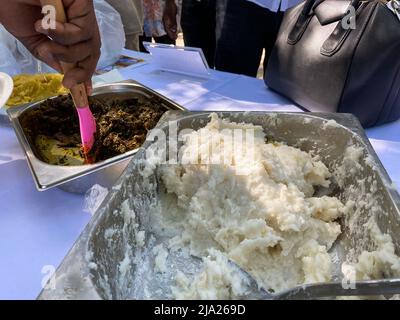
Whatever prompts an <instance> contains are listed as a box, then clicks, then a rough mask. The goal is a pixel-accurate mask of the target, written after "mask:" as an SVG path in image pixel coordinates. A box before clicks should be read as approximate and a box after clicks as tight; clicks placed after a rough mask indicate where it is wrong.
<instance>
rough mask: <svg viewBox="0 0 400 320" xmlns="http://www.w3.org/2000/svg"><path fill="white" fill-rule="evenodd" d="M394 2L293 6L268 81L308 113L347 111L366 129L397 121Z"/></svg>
mask: <svg viewBox="0 0 400 320" xmlns="http://www.w3.org/2000/svg"><path fill="white" fill-rule="evenodd" d="M395 3H396V2H395ZM391 4H392V10H391V9H390V8H389V7H388V4H387V3H386V2H383V1H359V0H353V1H340V0H337V1H333V0H326V1H323V0H322V1H321V0H307V1H305V2H302V3H300V4H299V5H297V6H296V7H293V8H291V9H290V10H288V11H287V12H286V13H285V16H284V19H283V22H282V25H281V28H280V31H279V34H278V38H277V41H276V44H275V47H274V49H273V51H272V53H271V56H270V58H269V62H268V67H267V70H266V73H265V82H266V84H267V86H268V87H269V88H271V89H273V90H275V91H277V92H279V93H281V94H283V95H284V96H286V97H288V98H290V99H292V100H293V101H294V102H295V103H297V104H298V105H300V106H302V107H304V108H305V109H306V110H309V111H316V112H344V113H352V114H354V115H356V116H357V117H358V118H359V120H360V122H361V123H362V124H363V126H364V127H371V126H375V125H379V124H383V123H386V122H390V121H394V120H397V119H399V118H400V12H399V14H398V15H396V7H395V6H393V3H391ZM350 6H352V7H350ZM352 8H354V9H355V11H353V12H355V15H352V11H351V10H352ZM399 11H400V10H399ZM354 16H355V20H351V19H349V17H354ZM354 26H355V28H354Z"/></svg>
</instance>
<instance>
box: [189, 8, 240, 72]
mask: <svg viewBox="0 0 400 320" xmlns="http://www.w3.org/2000/svg"><path fill="white" fill-rule="evenodd" d="M226 1H227V0H183V2H182V19H181V25H182V31H183V38H184V41H185V46H188V47H195V48H201V49H203V52H204V55H205V57H206V59H207V62H208V65H209V67H210V68H214V65H215V51H216V46H217V42H218V39H219V37H220V34H221V29H222V25H223V21H224V13H225V5H226ZM241 41H246V38H242V39H241Z"/></svg>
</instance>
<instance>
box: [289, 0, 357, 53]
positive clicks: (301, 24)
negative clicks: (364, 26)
mask: <svg viewBox="0 0 400 320" xmlns="http://www.w3.org/2000/svg"><path fill="white" fill-rule="evenodd" d="M324 1H325V0H307V1H305V3H304V6H303V9H302V10H301V13H300V15H299V17H298V19H297V21H296V23H295V25H294V27H293V29H292V30H291V31H290V33H289V36H288V40H287V42H288V44H291V45H294V44H296V43H297V42H298V41H299V40H300V39H301V37H302V36H303V34H304V32H305V31H306V29H307V26H308V24H309V23H310V21H311V19H312V18H313V17H314V15H315V12H314V10H315V8H316V7H318V6H319V5H320V4H321V3H322V2H324ZM361 1H362V0H351V2H350V4H349V8H350V7H354V8H358V7H359V6H360V4H361Z"/></svg>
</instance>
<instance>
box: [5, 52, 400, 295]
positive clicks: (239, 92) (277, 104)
mask: <svg viewBox="0 0 400 320" xmlns="http://www.w3.org/2000/svg"><path fill="white" fill-rule="evenodd" d="M126 53H128V54H132V55H133V56H139V54H138V53H134V52H126ZM141 56H142V57H144V58H145V59H146V60H147V62H148V64H146V65H143V66H139V67H131V68H128V69H124V70H121V71H120V77H121V78H123V79H134V80H137V81H139V82H142V83H143V84H145V85H147V86H149V87H151V88H153V89H155V90H157V91H158V92H160V93H162V94H164V95H165V96H167V97H169V98H171V99H173V100H175V101H177V102H178V103H180V104H182V105H184V106H186V107H187V108H188V109H190V110H280V111H300V110H299V109H298V108H297V107H296V106H294V105H292V104H291V103H290V102H289V101H287V100H286V99H285V98H283V97H281V96H279V95H278V94H276V93H274V92H272V91H270V90H268V89H266V88H265V85H264V83H263V81H261V80H257V79H253V78H249V77H245V76H239V75H234V74H228V73H223V72H216V71H215V72H212V75H211V78H210V79H209V80H204V79H203V80H202V79H194V78H189V77H187V76H181V75H177V74H171V73H165V72H161V71H159V70H157V69H156V68H155V67H154V65H152V64H151V57H149V56H147V55H141ZM368 135H369V137H370V138H373V139H372V140H371V142H372V144H373V145H374V147H375V149H376V151H377V153H378V154H379V156H380V158H381V160H382V162H383V163H384V165H385V166H386V169H387V170H388V172H389V174H390V176H391V177H392V179H393V180H394V181H395V183H397V184H398V185H400V169H399V165H398V163H399V162H400V121H398V122H396V123H393V124H389V125H386V126H383V127H380V128H375V129H370V130H368ZM83 207H84V198H83V196H78V195H72V194H69V193H66V192H63V191H61V190H59V189H53V190H50V191H47V192H45V193H40V192H38V191H36V189H35V186H34V183H33V180H32V177H31V174H30V172H29V169H28V166H27V163H26V161H25V159H24V156H23V154H22V152H21V149H20V147H19V144H18V142H17V139H16V137H15V134H14V132H13V130H12V129H11V128H9V127H6V126H1V125H0V284H1V285H0V299H34V298H36V296H37V295H38V294H39V292H40V290H41V284H42V281H43V279H45V278H46V277H47V276H48V274H49V272H51V271H52V270H53V268H56V267H57V266H58V265H59V264H60V262H61V261H62V259H63V257H64V256H65V255H66V254H67V252H68V250H69V249H70V248H71V246H72V245H73V243H74V242H75V240H76V239H77V237H78V236H79V234H80V233H81V232H82V230H83V228H84V227H85V225H86V224H87V222H88V221H89V219H90V215H89V214H88V213H86V212H84V211H83Z"/></svg>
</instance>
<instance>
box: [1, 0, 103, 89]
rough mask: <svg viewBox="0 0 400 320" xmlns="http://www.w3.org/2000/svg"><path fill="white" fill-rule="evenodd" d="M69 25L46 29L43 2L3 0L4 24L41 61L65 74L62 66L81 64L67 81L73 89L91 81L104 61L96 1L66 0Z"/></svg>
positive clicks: (65, 78) (67, 84)
mask: <svg viewBox="0 0 400 320" xmlns="http://www.w3.org/2000/svg"><path fill="white" fill-rule="evenodd" d="M63 3H64V7H65V11H66V14H67V19H68V23H65V24H62V23H58V22H57V23H56V29H54V30H53V29H44V28H43V24H42V19H43V15H42V13H41V11H42V7H41V2H40V0H12V1H10V0H0V23H2V24H3V25H4V27H5V28H6V29H7V30H8V31H9V32H10V33H11V34H12V35H14V36H15V37H16V38H17V39H18V40H19V41H21V43H22V44H23V45H24V46H25V47H26V48H27V49H28V50H29V51H30V52H31V53H32V54H33V55H34V56H35V57H36V58H38V59H40V60H42V61H43V62H45V63H47V64H48V65H49V66H50V67H52V68H54V69H56V70H58V71H60V72H61V67H60V62H70V63H77V67H76V68H74V69H72V70H70V71H68V72H67V73H66V74H65V77H64V82H63V84H64V86H65V87H67V88H71V87H73V86H74V85H76V84H78V83H83V82H84V83H85V84H86V86H87V88H88V91H89V92H88V93H89V94H90V91H91V77H92V75H93V73H94V71H95V69H96V65H97V62H98V60H99V57H100V47H101V41H100V34H99V29H98V26H97V21H96V16H95V12H94V7H93V1H92V0H63Z"/></svg>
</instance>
